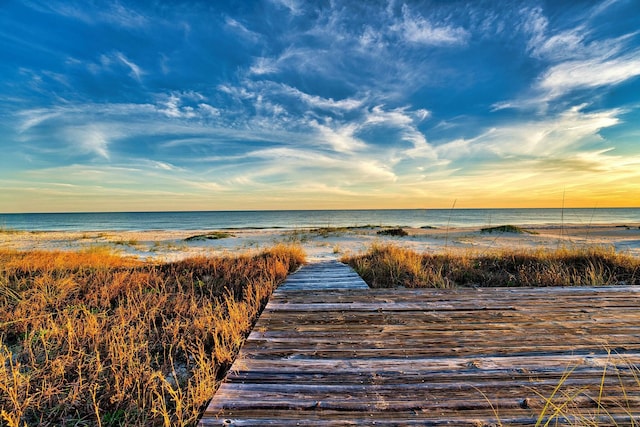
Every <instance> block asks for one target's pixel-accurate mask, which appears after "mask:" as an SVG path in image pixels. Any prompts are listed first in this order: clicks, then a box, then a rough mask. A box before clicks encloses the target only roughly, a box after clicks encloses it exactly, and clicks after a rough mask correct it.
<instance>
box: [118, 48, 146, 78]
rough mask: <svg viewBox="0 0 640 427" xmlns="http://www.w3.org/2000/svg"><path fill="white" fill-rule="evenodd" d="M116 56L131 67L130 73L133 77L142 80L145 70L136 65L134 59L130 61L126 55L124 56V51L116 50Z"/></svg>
mask: <svg viewBox="0 0 640 427" xmlns="http://www.w3.org/2000/svg"><path fill="white" fill-rule="evenodd" d="M115 56H116V58H118V59H119V60H120V62H122V63H123V64H124V65H126V66H127V67H129V69H130V70H131V73H130V74H129V75H130V76H131V77H132V78H134V79H136V80H137V81H140V76H142V74H143V71H142V69H141V68H140V67H139V66H138V65H136V64H135V63H133V61H130V60H129V59H128V58H127V57H126V56H124V54H123V53H121V52H116V53H115Z"/></svg>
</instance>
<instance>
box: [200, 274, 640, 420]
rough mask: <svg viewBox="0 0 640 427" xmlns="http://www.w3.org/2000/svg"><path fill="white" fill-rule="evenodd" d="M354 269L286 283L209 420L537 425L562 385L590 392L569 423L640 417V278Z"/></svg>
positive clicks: (214, 403)
mask: <svg viewBox="0 0 640 427" xmlns="http://www.w3.org/2000/svg"><path fill="white" fill-rule="evenodd" d="M347 270H348V267H345V266H344V265H342V264H339V263H337V262H331V263H322V264H318V265H310V266H307V267H304V268H303V269H301V270H300V271H298V272H296V273H295V274H294V275H292V276H291V277H290V279H289V280H288V281H287V282H286V283H285V284H284V285H283V286H281V287H280V288H279V289H278V290H277V291H276V293H274V295H273V297H272V299H271V301H270V302H269V304H268V305H267V307H266V309H265V311H264V312H263V314H262V316H261V318H260V319H259V321H258V323H257V324H256V327H255V328H254V330H253V331H252V333H251V334H250V335H249V337H248V339H247V341H246V343H245V345H244V346H243V348H242V350H241V351H240V354H239V355H238V358H237V359H236V361H235V362H234V364H233V367H232V369H231V371H230V372H229V374H228V376H227V379H226V381H225V383H223V384H222V386H221V387H220V389H219V390H218V392H217V393H216V396H215V398H214V399H213V400H212V402H211V403H210V405H209V407H208V409H207V411H206V413H205V417H204V418H203V420H202V422H201V425H203V426H212V425H327V426H330V425H340V426H342V425H363V424H364V425H372V424H374V423H375V424H376V425H434V426H436V425H468V426H478V425H492V424H502V425H532V424H535V421H536V419H537V418H538V416H539V414H540V412H541V410H542V408H543V407H544V404H545V400H544V398H543V397H544V396H551V395H552V394H553V392H554V389H555V387H556V385H557V384H558V383H559V382H560V381H564V384H563V386H564V387H568V388H569V389H571V390H579V391H580V392H579V393H577V394H576V396H575V398H574V400H573V402H572V405H571V408H572V409H571V412H567V413H566V414H564V413H563V415H564V416H565V418H564V419H561V420H560V421H559V422H558V424H563V423H564V424H568V425H581V424H589V423H591V421H594V422H595V420H597V421H598V424H597V425H600V426H604V425H629V424H631V423H632V422H635V423H636V424H637V421H640V381H639V380H638V379H637V378H638V371H637V368H636V367H637V366H640V304H639V302H640V288H636V287H607V288H541V289H540V288H526V289H525V288H479V289H455V290H440V289H426V290H414V289H394V290H369V289H365V288H364V287H363V286H362V283H363V282H361V281H360V280H358V279H357V276H355V277H354V274H353V272H352V271H348V272H346V273H345V271H347ZM351 286H353V287H352V288H349V287H351ZM345 288H346V289H345ZM568 370H571V375H570V376H569V377H568V378H565V379H564V380H563V378H564V376H565V374H566V373H567V372H568ZM606 373H608V375H603V374H606ZM601 385H604V394H603V393H601V392H600V390H599V388H600V386H601ZM597 399H599V401H600V405H601V406H600V407H598V405H596V404H594V401H595V400H597ZM621 402H623V403H621ZM543 418H544V417H543ZM586 421H589V422H586ZM553 424H554V425H555V424H556V421H555V420H554V421H553Z"/></svg>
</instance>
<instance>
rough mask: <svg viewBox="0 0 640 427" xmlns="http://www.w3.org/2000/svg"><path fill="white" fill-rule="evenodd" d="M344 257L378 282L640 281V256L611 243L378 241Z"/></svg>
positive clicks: (447, 284)
mask: <svg viewBox="0 0 640 427" xmlns="http://www.w3.org/2000/svg"><path fill="white" fill-rule="evenodd" d="M343 262H346V263H348V264H349V265H351V266H352V267H353V268H354V269H355V270H356V271H357V272H358V273H359V274H360V276H362V278H363V279H364V280H365V281H366V282H367V283H368V284H369V286H370V287H372V288H387V287H398V286H401V287H408V288H423V287H436V288H449V287H456V286H602V285H609V286H610V285H640V260H639V259H637V258H633V257H631V256H628V255H624V254H620V253H617V252H615V250H614V249H613V248H605V247H590V248H574V249H571V248H560V249H555V250H553V249H549V250H524V249H522V250H502V251H499V250H496V251H492V252H487V253H467V254H462V253H441V254H429V253H424V254H418V253H416V252H414V251H412V250H410V249H404V248H399V247H397V246H393V245H388V244H387V245H385V244H375V245H373V246H372V247H371V248H370V249H369V251H368V252H366V253H365V254H360V255H356V256H348V257H344V258H343Z"/></svg>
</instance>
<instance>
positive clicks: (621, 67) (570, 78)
mask: <svg viewBox="0 0 640 427" xmlns="http://www.w3.org/2000/svg"><path fill="white" fill-rule="evenodd" d="M639 75H640V51H638V52H632V53H630V54H628V55H624V56H620V57H617V58H615V59H602V58H593V59H589V60H584V61H567V62H563V63H560V64H558V65H554V66H553V67H551V68H549V69H548V70H547V71H546V72H545V73H544V74H543V75H542V76H541V78H540V83H539V87H540V88H541V89H543V90H545V91H546V92H547V93H548V95H549V97H550V98H556V97H558V96H562V95H564V94H566V93H568V92H570V91H572V90H575V89H583V88H596V87H601V86H609V85H616V84H620V83H622V82H624V81H627V80H629V79H631V78H634V77H636V76H639Z"/></svg>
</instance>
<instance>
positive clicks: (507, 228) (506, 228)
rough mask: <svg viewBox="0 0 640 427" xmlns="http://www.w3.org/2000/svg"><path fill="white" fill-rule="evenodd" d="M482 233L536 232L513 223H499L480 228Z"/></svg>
mask: <svg viewBox="0 0 640 427" xmlns="http://www.w3.org/2000/svg"><path fill="white" fill-rule="evenodd" d="M480 232H482V233H517V234H525V233H526V234H538V233H536V232H535V231H529V230H526V229H524V228H521V227H517V226H515V225H499V226H497V227H486V228H481V229H480Z"/></svg>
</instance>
